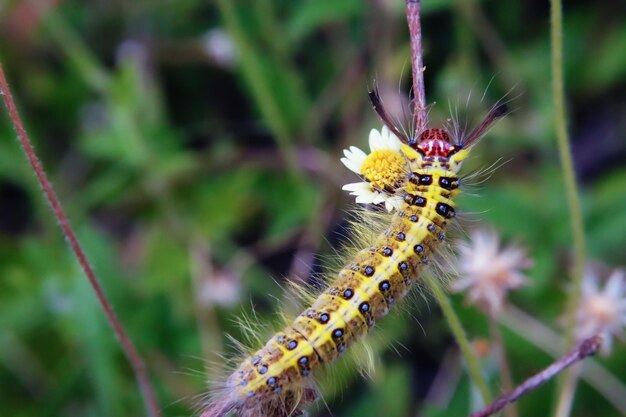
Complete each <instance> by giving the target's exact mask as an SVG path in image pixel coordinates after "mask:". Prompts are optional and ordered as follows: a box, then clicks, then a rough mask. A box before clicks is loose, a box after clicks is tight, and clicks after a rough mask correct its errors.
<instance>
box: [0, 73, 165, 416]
mask: <svg viewBox="0 0 626 417" xmlns="http://www.w3.org/2000/svg"><path fill="white" fill-rule="evenodd" d="M0 95H2V97H3V99H4V103H5V104H6V106H7V110H8V111H9V117H10V118H11V122H12V123H13V127H14V128H15V131H16V132H17V136H18V140H19V142H20V145H21V146H22V150H23V151H24V154H25V155H26V159H28V162H29V164H30V166H31V168H32V170H33V172H34V173H35V176H36V177H37V182H38V183H39V186H40V187H41V190H42V191H43V194H44V196H45V198H46V200H48V203H49V204H50V209H51V210H52V214H53V215H54V217H55V218H56V220H57V222H58V223H59V226H60V227H61V231H62V232H63V235H64V236H65V240H67V243H68V245H69V246H70V249H71V250H72V252H74V255H75V256H76V259H77V260H78V263H79V264H80V267H81V268H82V270H83V272H84V273H85V276H86V277H87V279H88V280H89V283H90V284H91V287H92V288H93V290H94V292H95V294H96V297H97V298H98V301H99V303H100V306H101V307H102V309H103V310H104V315H105V316H106V319H107V321H108V322H109V325H111V327H112V328H113V332H114V333H115V336H117V339H118V340H119V342H120V345H121V346H122V350H123V351H124V354H125V355H126V358H127V359H128V362H129V363H130V365H131V367H132V368H133V371H134V372H135V377H136V378H137V383H138V385H139V388H140V389H141V392H142V394H143V397H144V401H145V403H146V408H147V410H148V415H149V416H151V417H158V416H159V415H160V412H159V407H158V405H157V401H156V396H155V394H154V391H153V389H152V386H151V384H150V380H149V379H148V375H147V373H146V369H145V366H144V364H143V360H142V359H141V357H140V356H139V353H138V352H137V349H136V348H135V345H134V344H133V342H131V340H130V339H129V338H128V335H127V334H126V331H125V330H124V328H123V326H122V324H121V323H120V321H119V319H118V318H117V315H116V314H115V311H113V307H112V306H111V304H110V303H109V301H108V300H107V298H106V295H105V294H104V290H103V289H102V286H101V285H100V282H99V281H98V278H97V277H96V274H95V272H94V270H93V268H92V266H91V264H90V263H89V261H88V260H87V256H86V255H85V252H84V251H83V248H82V247H81V245H80V243H79V241H78V238H77V237H76V234H75V233H74V230H73V229H72V226H71V224H70V222H69V219H68V218H67V216H66V215H65V212H64V210H63V207H62V206H61V202H60V201H59V198H58V197H57V196H56V193H55V192H54V188H53V187H52V183H51V182H50V180H49V179H48V176H47V175H46V173H45V171H44V169H43V166H42V164H41V161H40V160H39V158H38V157H37V154H36V153H35V150H34V148H33V145H32V144H31V142H30V139H29V138H28V135H27V134H26V130H25V129H24V125H23V124H22V120H21V119H20V116H19V113H18V111H17V108H16V106H15V102H14V101H13V96H12V95H11V90H10V89H9V85H8V83H7V80H6V77H5V75H4V70H3V68H2V64H0Z"/></svg>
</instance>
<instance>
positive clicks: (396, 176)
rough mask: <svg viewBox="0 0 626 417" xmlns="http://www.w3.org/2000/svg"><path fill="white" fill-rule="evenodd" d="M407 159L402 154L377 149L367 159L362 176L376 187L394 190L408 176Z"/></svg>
mask: <svg viewBox="0 0 626 417" xmlns="http://www.w3.org/2000/svg"><path fill="white" fill-rule="evenodd" d="M405 164H406V159H405V158H404V156H402V154H400V152H396V151H392V150H390V149H376V150H375V151H373V152H372V153H371V154H369V155H368V156H367V158H365V161H364V162H363V165H362V166H361V175H363V177H364V178H365V179H366V180H367V181H369V182H370V183H371V184H372V185H374V186H375V187H378V188H380V189H385V188H386V189H389V188H393V187H395V186H396V184H398V182H400V180H401V178H402V177H403V176H404V175H405V174H406V171H405Z"/></svg>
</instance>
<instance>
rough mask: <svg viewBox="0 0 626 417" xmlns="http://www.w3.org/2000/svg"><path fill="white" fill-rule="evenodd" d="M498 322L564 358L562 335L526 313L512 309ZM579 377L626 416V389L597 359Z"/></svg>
mask: <svg viewBox="0 0 626 417" xmlns="http://www.w3.org/2000/svg"><path fill="white" fill-rule="evenodd" d="M498 320H499V321H500V323H502V324H504V325H505V326H507V327H508V328H509V329H511V330H512V331H514V332H515V333H517V334H518V335H520V336H522V337H523V338H524V339H525V340H526V341H528V342H529V343H532V344H533V345H535V346H536V347H537V348H539V349H540V350H541V351H543V352H545V353H547V354H548V355H550V356H552V357H553V358H557V357H559V355H560V354H561V352H560V348H559V346H563V338H562V337H561V335H560V334H558V333H557V332H555V331H554V330H552V329H550V328H549V327H547V326H546V325H545V324H543V323H542V322H541V321H539V320H537V319H535V318H534V317H532V316H530V315H528V314H527V313H525V312H524V311H522V310H520V309H518V308H516V307H514V306H512V305H509V307H508V308H507V310H505V311H504V313H502V314H500V315H499V316H498ZM580 376H581V378H582V379H583V380H585V381H586V382H587V383H588V384H589V385H591V386H592V387H593V388H594V389H595V390H596V391H597V392H598V393H599V394H601V395H602V396H603V397H604V398H606V400H607V401H609V402H610V403H611V405H613V407H615V409H616V410H618V411H619V412H620V413H621V414H623V415H626V386H624V384H623V383H622V381H620V379H619V378H617V377H616V376H615V375H614V374H613V373H611V372H609V371H608V370H607V369H606V368H605V367H603V366H602V365H601V364H600V363H598V362H597V361H596V360H594V359H589V360H587V361H586V362H585V364H584V366H583V367H582V370H581V375H580Z"/></svg>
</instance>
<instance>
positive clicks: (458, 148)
mask: <svg viewBox="0 0 626 417" xmlns="http://www.w3.org/2000/svg"><path fill="white" fill-rule="evenodd" d="M369 96H370V100H371V101H372V105H373V106H374V110H375V111H376V113H378V116H379V117H380V118H381V120H382V121H383V123H384V124H385V126H387V128H388V129H389V130H390V131H391V132H393V133H394V134H395V135H396V136H397V137H398V138H400V139H401V140H402V142H403V144H402V153H403V154H404V155H405V156H406V157H407V158H408V159H409V160H410V161H411V162H414V163H416V164H417V165H419V166H421V165H423V164H431V165H435V164H436V165H440V166H445V167H446V168H449V169H450V170H452V171H454V172H458V171H459V170H460V169H461V164H462V163H463V161H464V160H465V159H466V158H467V156H468V155H469V152H470V150H471V148H472V147H473V146H474V145H475V144H476V143H477V142H478V140H479V139H480V138H481V137H482V136H483V135H484V134H485V133H486V132H487V130H489V128H490V127H491V126H492V125H493V123H494V122H495V121H496V120H498V119H500V118H502V117H504V116H506V115H507V114H508V113H509V107H508V106H507V105H506V104H505V103H504V104H497V105H495V106H493V107H492V108H491V110H489V112H488V113H487V115H486V116H485V118H484V119H483V120H482V122H480V124H479V125H478V126H477V127H476V128H474V130H472V131H471V132H469V134H461V135H460V136H459V137H457V138H455V140H453V139H452V138H451V137H450V134H449V133H448V132H447V131H446V130H444V129H426V130H424V131H422V132H421V133H419V135H418V136H415V137H411V138H408V137H407V135H406V134H404V133H403V132H401V131H400V130H399V129H398V128H397V127H396V126H395V125H394V124H393V123H392V122H391V118H390V117H389V116H388V115H387V113H386V112H385V109H384V107H383V105H382V101H381V100H380V96H379V95H378V91H377V90H373V91H371V92H370V93H369Z"/></svg>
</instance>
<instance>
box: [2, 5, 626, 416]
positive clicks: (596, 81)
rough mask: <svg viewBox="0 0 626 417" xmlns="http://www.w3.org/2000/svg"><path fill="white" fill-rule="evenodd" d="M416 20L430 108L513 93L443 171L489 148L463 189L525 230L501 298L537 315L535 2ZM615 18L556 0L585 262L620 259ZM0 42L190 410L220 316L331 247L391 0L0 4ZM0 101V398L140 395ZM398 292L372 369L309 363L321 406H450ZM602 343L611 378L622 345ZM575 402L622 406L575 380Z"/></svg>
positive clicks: (14, 409) (382, 57)
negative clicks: (527, 262) (517, 281)
mask: <svg viewBox="0 0 626 417" xmlns="http://www.w3.org/2000/svg"><path fill="white" fill-rule="evenodd" d="M422 18H423V29H424V49H425V52H424V61H425V64H426V66H427V70H426V87H427V97H428V100H429V102H436V105H435V106H434V107H433V108H432V111H431V113H430V114H431V120H432V121H433V123H435V124H436V123H438V122H440V121H443V120H445V119H446V118H447V117H448V116H449V114H450V113H449V105H450V106H451V107H453V108H454V107H458V109H459V113H460V114H466V115H467V118H468V120H469V121H470V123H471V121H475V120H477V119H479V118H480V117H481V116H482V115H483V114H484V111H485V109H486V108H488V106H489V104H491V103H493V102H495V101H496V100H498V99H499V98H500V97H502V96H503V95H504V94H506V93H507V92H509V91H510V93H509V97H514V98H515V99H514V100H513V101H512V103H511V106H512V107H513V108H514V109H515V111H514V113H513V114H512V115H511V117H509V118H508V119H507V120H505V121H503V122H502V123H500V124H499V125H498V126H497V127H496V128H494V129H493V131H492V133H491V134H490V135H489V136H488V138H487V139H486V140H484V141H483V143H482V144H481V146H480V147H479V148H478V151H477V152H475V157H474V158H473V159H472V160H471V161H470V162H469V164H468V167H467V168H468V169H469V170H472V169H476V168H480V167H486V166H488V165H491V164H492V163H494V162H495V161H497V160H498V159H499V158H502V160H503V161H508V162H507V163H506V164H505V165H504V166H503V167H501V168H499V169H498V170H497V171H496V172H495V174H494V175H492V176H491V177H490V178H489V179H488V180H487V181H486V182H485V183H483V184H482V185H481V186H480V190H478V191H476V194H477V196H469V195H467V196H464V197H463V198H462V201H461V206H462V208H463V211H465V212H472V213H476V214H474V215H473V218H474V219H476V220H477V222H475V223H474V224H477V225H486V226H491V227H494V228H496V229H497V230H498V231H499V232H500V233H501V234H502V235H503V236H504V237H505V238H506V239H513V240H515V241H517V242H519V243H520V244H522V245H523V246H525V247H526V248H528V250H529V253H530V254H531V255H532V257H533V259H534V261H535V264H534V267H533V268H532V269H531V270H530V271H529V275H530V277H531V279H530V284H529V285H528V286H527V287H525V288H523V289H521V290H519V291H517V292H516V293H515V294H513V296H512V301H511V302H512V303H513V304H515V305H516V306H518V307H519V308H521V309H523V310H525V311H526V312H528V313H529V314H530V315H532V316H534V317H535V318H536V319H537V321H538V322H541V323H543V324H544V325H545V326H548V327H551V328H553V329H555V330H557V331H559V332H561V327H559V326H560V324H559V323H560V321H561V319H562V315H563V305H564V303H563V302H564V291H565V289H566V288H567V285H568V282H567V277H568V272H567V271H568V264H569V259H570V247H571V237H570V236H571V233H570V230H569V220H568V219H569V217H568V212H567V207H566V204H565V196H564V192H563V185H562V175H561V171H560V167H559V160H558V154H557V150H556V145H555V139H554V134H553V130H554V129H553V111H552V107H551V103H552V102H551V96H550V89H549V86H550V65H549V63H550V57H549V52H550V44H549V4H548V2H546V1H519V0H518V1H507V2H501V1H495V0H489V1H458V2H455V1H452V0H424V1H423V16H422ZM625 21H626V4H625V3H624V2H622V1H619V0H613V1H603V2H586V1H569V2H565V5H564V32H565V38H564V42H565V48H564V49H565V51H564V52H565V61H564V65H565V78H566V85H567V99H568V106H569V107H568V113H569V132H570V133H571V139H572V151H573V155H574V159H575V164H576V168H577V175H578V178H579V181H580V184H581V188H582V195H581V198H582V202H583V209H584V215H585V226H586V230H587V233H588V247H589V252H590V256H591V257H592V259H593V260H594V261H596V262H601V263H607V264H609V265H620V264H622V265H623V264H624V258H625V254H626V233H625V231H626V165H625V161H626V139H625V138H626V99H625V97H626V82H625V80H626V24H625ZM0 58H1V61H2V64H3V65H4V67H5V71H6V72H7V76H8V77H9V82H10V83H11V84H12V88H13V93H14V96H15V98H16V100H17V101H18V106H19V108H20V110H21V113H22V117H23V118H24V120H25V123H26V125H27V129H28V131H29V133H30V135H31V138H32V140H33V141H34V143H35V144H36V147H37V150H38V152H39V154H40V156H41V158H42V160H43V162H44V164H45V166H46V168H47V170H48V173H49V175H50V177H51V179H52V180H53V182H54V184H55V186H56V189H57V191H58V194H59V195H60V197H61V199H62V201H63V203H64V204H65V207H66V209H67V212H68V214H69V216H70V217H71V219H72V222H73V224H74V226H75V228H76V231H77V233H78V234H79V237H80V239H81V241H82V243H83V244H84V246H85V248H86V251H87V252H88V254H89V258H90V259H91V261H92V262H93V264H94V266H95V268H96V270H97V272H98V274H99V277H100V279H101V280H102V284H103V285H104V287H105V289H106V292H107V294H108V295H109V297H110V299H111V301H112V303H113V305H114V306H115V308H116V310H117V312H118V314H119V316H120V318H121V320H122V321H123V323H124V325H125V326H126V328H127V330H128V333H129V334H130V336H131V337H132V339H133V340H134V342H135V343H136V344H137V346H138V349H139V350H140V352H141V353H142V355H143V356H144V359H145V361H146V364H147V367H148V369H149V372H150V374H151V377H152V380H153V381H154V384H155V387H156V389H157V392H158V396H159V403H160V405H161V407H162V409H163V413H164V415H166V416H184V415H189V414H191V413H192V412H193V410H194V407H195V406H196V405H197V403H198V400H197V396H198V395H200V394H202V393H203V392H204V391H205V390H206V385H207V382H206V381H207V380H208V379H211V378H214V377H215V374H214V373H213V372H212V371H211V370H208V371H207V370H206V369H205V367H206V362H207V361H214V360H216V359H217V356H216V355H217V353H218V352H222V353H225V355H226V356H229V355H232V354H233V349H232V347H230V346H229V345H228V343H227V339H226V336H225V334H226V333H229V334H231V335H233V336H234V337H235V338H238V339H241V338H242V335H241V334H240V333H241V331H240V330H239V328H238V327H237V326H236V324H235V318H236V317H239V316H241V314H243V313H247V314H250V312H251V310H252V306H254V309H255V311H256V314H257V316H258V320H259V321H261V322H264V323H268V324H271V323H272V322H277V321H278V318H277V315H276V305H277V304H279V303H278V302H277V300H278V301H280V303H283V304H285V305H287V308H291V304H290V300H288V299H286V300H284V301H283V297H285V295H284V291H283V289H282V287H283V285H282V284H283V283H284V282H285V281H286V280H287V279H300V280H307V279H308V277H310V276H311V275H312V274H314V273H317V272H320V271H321V270H323V267H324V265H326V264H328V263H332V259H333V257H334V250H335V249H336V248H338V247H339V246H340V245H341V242H343V241H344V240H345V226H346V219H347V217H348V215H347V213H348V210H349V209H350V208H351V207H352V203H351V201H350V198H349V197H348V196H346V195H345V193H343V192H342V191H341V185H342V184H344V183H346V182H353V181H354V180H355V178H354V177H353V176H352V175H351V173H350V172H348V170H347V169H345V168H344V167H343V166H342V165H341V164H340V163H339V157H340V155H341V150H342V149H343V148H345V147H348V146H349V145H357V146H360V147H361V148H366V146H367V145H366V144H367V134H368V132H369V130H370V129H371V128H373V127H376V128H380V123H379V121H378V120H377V118H376V116H375V114H374V112H373V111H372V110H371V107H370V104H369V102H368V99H367V89H368V87H371V86H372V85H374V80H376V83H377V84H378V86H379V88H380V89H381V94H382V95H383V97H384V100H385V102H386V103H387V105H388V107H389V110H390V111H391V112H393V113H395V114H401V108H402V105H403V103H402V101H403V100H404V101H406V98H405V96H406V94H405V92H406V91H408V89H409V86H410V57H409V44H408V31H407V28H406V21H405V16H404V2H403V1H401V0H372V1H367V2H363V1H359V0H317V1H311V0H290V1H285V0H283V1H271V0H257V1H254V2H252V1H250V2H243V1H229V0H218V1H217V2H203V1H198V0H180V1H165V0H160V1H147V0H139V1H133V2H126V1H90V2H80V1H61V0H38V1H32V2H29V1H11V0H2V1H1V2H0ZM488 85H489V88H488V89H487V86H488ZM399 89H400V90H401V93H399V92H398V90H399ZM470 90H471V91H473V94H472V97H473V99H472V100H470V101H469V102H466V98H467V97H468V94H469V91H470ZM485 91H486V92H485ZM483 92H485V99H484V101H483V103H480V102H479V99H480V97H481V96H482V95H483ZM466 103H468V104H466ZM404 105H406V103H404ZM3 110H4V109H3ZM0 113H1V114H2V115H1V116H0V120H1V123H0V202H1V204H0V414H1V415H3V416H38V417H42V416H139V415H145V412H144V408H143V405H142V402H141V397H140V395H139V392H138V390H137V387H136V386H135V382H134V378H133V375H132V373H131V371H130V369H129V366H128V365H127V363H126V361H125V359H124V357H123V355H122V353H121V352H120V348H119V346H118V344H117V342H116V340H115V339H114V337H113V335H112V333H111V331H110V329H109V327H108V325H107V323H106V322H105V320H104V318H103V315H102V313H101V311H100V308H99V307H98V305H97V303H96V301H95V297H94V295H93V294H92V292H91V289H90V288H89V287H88V285H87V282H86V280H85V279H84V277H83V275H82V273H81V271H80V270H79V268H78V266H77V264H76V262H75V260H74V258H73V256H72V254H71V253H70V252H69V250H68V249H67V247H66V245H65V243H64V240H63V238H62V237H61V235H60V233H59V230H58V227H57V225H56V223H55V220H54V219H53V218H52V217H51V215H50V213H49V212H48V208H47V206H46V204H45V203H44V202H43V201H42V197H41V195H40V193H39V189H38V186H37V185H36V183H35V181H34V177H33V175H32V173H31V172H29V168H28V166H27V163H26V161H25V159H24V157H23V156H22V154H21V151H20V149H19V146H18V143H17V141H16V140H15V133H14V131H13V129H12V127H11V124H10V122H9V120H8V118H7V117H6V114H5V112H4V111H2V112H0ZM453 302H454V304H455V306H456V307H457V310H458V312H459V314H460V315H461V317H462V320H463V323H464V324H465V325H466V326H467V329H468V332H469V334H470V337H472V338H476V339H479V340H480V339H481V338H484V337H486V335H487V334H488V333H487V326H486V322H485V318H484V316H483V315H482V314H480V313H479V312H478V311H477V310H476V309H474V308H471V307H468V306H467V305H465V304H464V303H463V300H462V297H461V296H454V297H453ZM413 304H415V305H410V306H408V310H409V313H410V314H396V315H393V316H392V317H391V318H389V319H386V320H384V322H383V323H382V325H381V328H380V329H379V330H378V331H377V332H376V335H374V336H373V337H372V340H373V344H374V348H375V351H376V352H377V355H376V356H377V372H376V374H375V376H374V377H373V378H372V379H364V378H361V377H360V376H359V375H358V373H357V372H356V371H355V369H354V367H353V366H350V365H349V363H346V362H344V363H342V364H339V365H337V366H336V370H335V372H333V373H332V374H331V375H330V376H329V377H323V378H322V379H323V380H324V381H325V382H324V383H323V386H324V388H325V398H326V401H327V402H328V404H329V408H330V409H331V410H332V411H333V414H334V415H336V416H366V417H367V416H385V417H395V416H398V417H400V416H417V415H420V416H422V415H423V416H431V417H435V416H450V417H454V416H464V415H466V414H467V413H468V411H469V409H470V407H471V406H472V405H473V404H475V393H474V392H473V391H472V389H471V387H470V384H469V382H468V380H467V377H466V375H465V373H464V372H463V371H462V365H461V362H460V358H459V355H458V351H457V348H456V347H455V345H454V343H453V341H452V339H451V336H450V333H449V330H448V329H447V327H446V325H445V322H444V321H443V320H442V318H441V316H440V313H439V310H438V309H437V308H436V306H435V304H434V302H432V301H429V302H426V301H423V300H421V301H419V302H416V303H413ZM410 315H413V316H415V318H413V317H410ZM513 321H515V320H513ZM520 333H521V334H520ZM504 336H505V341H506V343H507V349H508V352H509V355H510V356H511V361H512V363H513V377H514V379H515V381H518V382H519V381H521V380H522V379H523V378H525V377H526V376H528V375H530V373H531V372H533V371H536V370H539V369H540V368H541V367H543V366H546V365H547V364H548V363H549V362H550V361H551V360H552V357H551V356H550V355H549V354H547V353H545V351H544V350H542V349H541V348H540V347H538V346H537V344H536V343H533V342H532V341H530V340H529V339H532V338H530V337H528V334H523V332H519V331H517V332H516V331H515V325H513V326H508V327H504ZM390 342H391V343H392V347H391V348H389V347H388V346H387V345H388V344H389V343H390ZM601 362H602V363H603V365H604V366H605V367H606V368H607V369H608V370H610V371H611V372H613V374H615V375H617V377H618V378H619V379H621V382H619V381H613V383H614V384H615V386H616V387H618V388H619V389H622V390H623V389H624V386H623V384H626V375H624V369H626V349H625V348H624V345H623V344H617V345H616V347H615V349H614V353H613V355H611V356H610V357H609V358H607V359H602V360H601ZM484 369H485V372H486V374H487V375H488V377H489V378H490V381H491V382H492V383H493V388H494V392H498V391H499V385H498V376H497V367H496V364H495V363H494V362H493V361H492V360H490V359H489V358H488V357H486V358H485V361H484ZM550 385H552V386H548V387H544V388H543V389H541V390H540V391H538V392H537V393H534V394H532V395H530V396H528V397H526V398H524V399H522V400H521V401H520V407H521V411H522V415H529V416H530V415H548V413H549V411H550V409H551V406H550V404H551V403H552V402H553V401H554V392H555V391H554V384H553V383H551V384H550ZM574 407H575V408H574V409H575V411H576V415H577V416H598V415H602V416H617V415H620V413H619V412H618V411H616V409H615V408H614V407H613V406H612V405H611V404H610V403H609V402H608V401H607V400H606V399H605V398H604V397H603V396H602V395H600V394H599V393H598V391H597V390H596V389H594V388H593V387H591V386H590V385H588V384H587V383H584V382H583V383H581V386H580V390H579V395H578V396H577V399H576V401H575V405H574ZM312 414H313V415H315V416H318V415H319V416H325V415H329V411H328V410H327V409H326V408H325V407H324V406H319V407H317V408H314V409H313V410H312Z"/></svg>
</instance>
